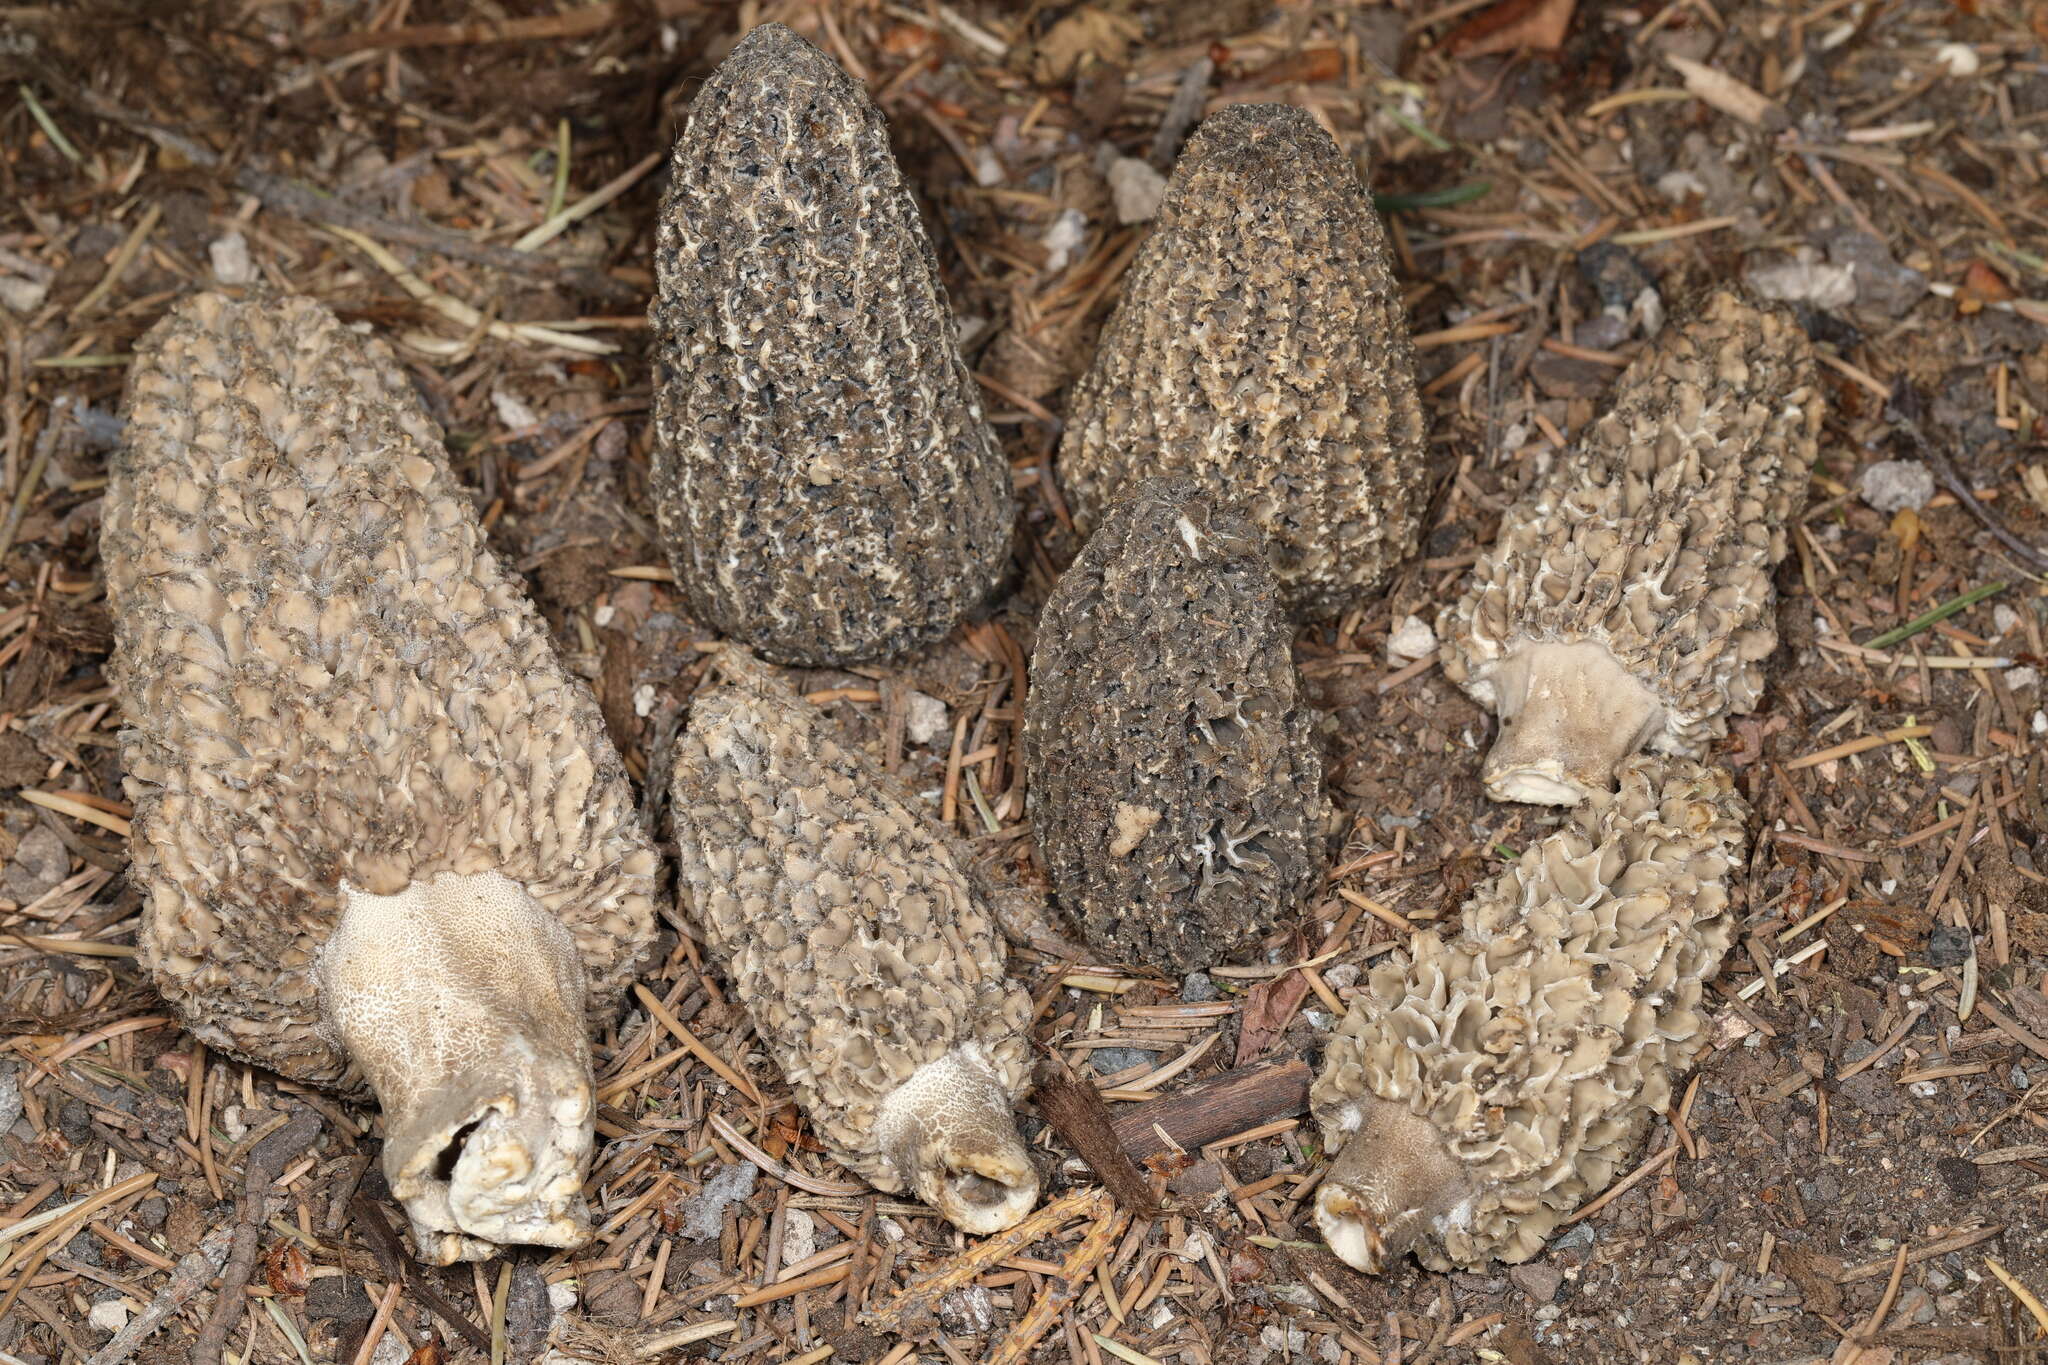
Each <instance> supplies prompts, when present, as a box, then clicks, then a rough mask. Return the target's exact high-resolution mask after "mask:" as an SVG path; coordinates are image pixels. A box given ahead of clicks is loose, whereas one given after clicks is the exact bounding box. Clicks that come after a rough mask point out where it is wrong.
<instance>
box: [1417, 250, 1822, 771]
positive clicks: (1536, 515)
mask: <svg viewBox="0 0 2048 1365" xmlns="http://www.w3.org/2000/svg"><path fill="white" fill-rule="evenodd" d="M1820 420H1821V395H1820V390H1819V387H1818V386H1817V385H1816V384H1815V382H1814V370H1813V354H1812V351H1811V349H1810V348H1809V346H1808V345H1807V341H1806V335H1805V333H1803V332H1802V331H1801V330H1800V328H1799V324H1798V323H1797V322H1796V321H1794V320H1793V318H1792V315H1791V314H1790V313H1789V312H1787V311H1785V310H1784V309H1781V308H1776V307H1771V306H1764V307H1755V306H1752V305H1750V304H1748V303H1746V302H1744V301H1743V300H1742V299H1741V298H1739V297H1738V296H1736V295H1735V294H1733V293H1731V292H1728V291H1725V290H1717V291H1715V292H1713V293H1712V294H1711V295H1709V296H1708V297H1707V298H1705V299H1704V300H1703V302H1702V303H1701V304H1700V305H1699V306H1698V307H1697V308H1696V309H1695V310H1693V311H1692V313H1691V315H1690V316H1689V317H1688V318H1687V319H1685V320H1684V321H1683V322H1682V323H1679V324H1677V325H1669V326H1666V327H1665V329H1664V331H1663V333H1662V334H1661V335H1659V336H1658V337H1657V339H1656V340H1655V341H1654V342H1652V343H1651V345H1650V347H1649V349H1647V350H1646V351H1644V352H1643V353H1642V354H1641V355H1639V356H1637V357H1636V359H1635V361H1634V362H1633V363H1631V364H1630V365H1629V367H1628V369H1627V370H1626V371H1624V372H1623V374H1622V376H1621V381H1620V386H1619V388H1618V389H1617V391H1616V393H1615V396H1614V401H1613V404H1612V406H1610V407H1609V409H1608V410H1607V412H1606V413H1605V414H1603V415H1602V416H1601V417H1600V418H1599V419H1598V420H1597V421H1595V422H1594V423H1593V425H1592V426H1591V427H1590V428H1589V429H1588V430H1587V431H1586V432H1585V434H1584V435H1583V436H1582V437H1581V438H1580V440H1579V442H1578V444H1577V446H1576V447H1575V448H1573V449H1572V450H1571V451H1570V452H1569V453H1568V454H1566V455H1564V456H1562V457H1560V458H1559V459H1558V460H1557V462H1556V464H1555V465H1554V466H1553V467H1552V468H1551V469H1550V470H1549V471H1548V473H1547V474H1546V475H1545V476H1544V477H1543V478H1541V479H1540V480H1539V482H1538V483H1537V485H1536V486H1535V487H1533V488H1532V489H1530V490H1529V491H1528V492H1527V493H1526V494H1524V495H1523V496H1522V497H1521V498H1520V499H1519V500H1517V501H1516V502H1515V503H1514V505H1513V506H1511V507H1509V508H1508V510H1507V512H1506V513H1505V514H1504V515H1503V516H1502V518H1501V524H1500V535H1499V537H1498V538H1497V539H1496V540H1495V541H1494V544H1493V547H1492V548H1491V549H1490V550H1487V551H1486V552H1485V553H1483V554H1482V555H1481V556H1480V558H1479V563H1478V565H1477V567H1475V568H1474V570H1473V576H1472V584H1471V586H1470V587H1469V588H1468V589H1467V590H1466V592H1465V595H1464V596H1463V597H1462V598H1460V599H1459V600H1458V602H1457V603H1455V604H1454V605H1452V606H1450V607H1448V608H1446V609H1445V610H1444V612H1443V613H1442V616H1441V619H1440V620H1439V621H1438V623H1437V630H1438V634H1439V635H1440V636H1441V637H1442V639H1443V641H1444V653H1443V666H1444V672H1445V674H1447V675H1448V676H1449V677H1450V678H1451V679H1452V680H1453V681H1454V682H1456V683H1458V684H1459V685H1460V686H1461V687H1463V688H1464V689H1465V690H1466V691H1467V692H1468V693H1470V694H1471V695H1472V697H1473V699H1474V700H1475V701H1477V702H1479V703H1480V704H1481V705H1483V706H1485V707H1487V708H1489V709H1491V710H1493V711H1494V712H1496V713H1497V714H1498V715H1499V716H1500V737H1499V739H1498V740H1496V741H1495V743H1494V746H1493V752H1492V753H1490V754H1489V755H1488V756H1487V759H1486V766H1485V780H1486V787H1487V790H1488V792H1489V793H1491V794H1492V795H1493V796H1494V797H1495V798H1496V799H1499V800H1503V801H1532V802H1538V803H1543V804H1549V805H1573V804H1575V803H1577V802H1579V801H1581V800H1583V799H1584V798H1585V797H1586V795H1587V794H1588V793H1589V792H1593V791H1598V790H1604V789H1606V788H1608V787H1610V786H1612V785H1613V781H1614V770H1615V768H1616V766H1617V765H1619V764H1620V762H1621V761H1622V760H1623V759H1624V758H1626V757H1628V755H1630V754H1632V753H1634V752H1635V751H1636V750H1637V749H1639V748H1642V747H1644V746H1645V745H1647V746H1648V747H1650V748H1652V749H1656V750H1659V751H1662V752H1665V753H1676V754H1689V755H1693V756H1697V755H1698V754H1699V753H1700V752H1701V749H1702V746H1703V745H1704V744H1705V742H1706V741H1707V740H1708V739H1709V738H1711V737H1712V736H1715V735H1721V734H1725V733H1726V732H1727V718H1728V717H1729V716H1730V715H1740V714H1744V713H1747V712H1749V711H1752V710H1754V709H1755V708H1756V704H1757V701H1758V699H1759V697H1760V696H1761V695H1762V692H1763V668H1762V665H1761V662H1760V661H1761V660H1762V659H1763V658H1764V656H1765V655H1767V654H1769V653H1770V652H1771V651H1772V650H1773V649H1775V648H1776V647H1777V644H1778V635H1777V627H1776V622H1775V620H1774V618H1773V613H1774V609H1775V605H1776V594H1775V592H1774V590H1773V588H1772V584H1771V571H1772V570H1773V569H1774V568H1776V566H1777V564H1778V561H1779V560H1781V559H1783V558H1784V557H1785V550H1786V543H1787V542H1786V536H1787V533H1788V529H1789V527H1790V526H1791V523H1792V520H1793V518H1794V517H1796V516H1797V515H1798V513H1799V509H1800V508H1801V507H1803V506H1804V505H1805V502H1806V484H1807V471H1808V468H1809V466H1811V465H1812V463H1813V459H1814V455H1815V451H1816V448H1817V438H1818V436H1819V432H1820Z"/></svg>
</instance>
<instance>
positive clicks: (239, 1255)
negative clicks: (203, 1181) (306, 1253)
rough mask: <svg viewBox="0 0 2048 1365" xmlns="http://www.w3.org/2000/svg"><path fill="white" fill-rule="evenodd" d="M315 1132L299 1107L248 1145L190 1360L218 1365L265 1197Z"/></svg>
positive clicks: (312, 1117) (249, 1268) (314, 1117)
mask: <svg viewBox="0 0 2048 1365" xmlns="http://www.w3.org/2000/svg"><path fill="white" fill-rule="evenodd" d="M319 1136H320V1116H319V1115H318V1114H316V1113H314V1112H313V1111H312V1110H310V1109H301V1110H300V1111H299V1112H298V1113H296V1114H294V1115H293V1116H292V1118H291V1121H290V1122H288V1123H286V1124H285V1126H284V1127H282V1128H280V1129H279V1130H278V1131H276V1132H275V1133H272V1134H271V1135H270V1136H269V1137H267V1138H265V1139H263V1141H261V1142H259V1143H257V1144H256V1145H255V1147H253V1148H251V1149H250V1151H249V1158H248V1163H247V1166H246V1168H245V1173H244V1175H243V1178H242V1194H241V1199H240V1200H239V1202H238V1205H237V1208H236V1210H235V1243H234V1248H233V1250H232V1251H230V1252H229V1253H228V1262H227V1267H226V1268H225V1269H224V1270H222V1271H221V1277H220V1294H219V1296H218V1297H216V1298H215V1299H214V1303H213V1312H212V1314H210V1315H209V1316H208V1317H207V1319H206V1326H205V1327H203V1328H201V1329H200V1331H199V1339H198V1340H197V1341H196V1342H194V1343H193V1345H192V1365H220V1355H221V1348H222V1347H224V1346H225V1345H226V1344H227V1339H228V1333H229V1332H232V1331H233V1330H234V1329H235V1324H236V1323H238V1322H240V1321H241V1319H242V1311H243V1309H245V1308H246V1307H247V1306H248V1299H247V1298H246V1297H245V1296H244V1295H243V1293H242V1290H243V1289H244V1288H246V1287H247V1285H248V1283H249V1277H250V1275H251V1274H253V1273H254V1272H255V1269H256V1243H257V1239H258V1237H259V1236H260V1235H261V1233H262V1230H263V1224H264V1222H265V1217H264V1202H265V1198H266V1196H267V1195H268V1194H269V1193H270V1187H271V1185H272V1184H273V1183H274V1182H275V1181H276V1180H277V1177H278V1173H279V1172H281V1171H282V1170H284V1168H285V1163H287V1162H289V1161H290V1160H292V1158H294V1157H296V1156H298V1155H299V1153H301V1152H303V1151H305V1150H306V1148H307V1147H309V1146H311V1145H312V1143H313V1140H314V1139H315V1138H317V1137H319Z"/></svg>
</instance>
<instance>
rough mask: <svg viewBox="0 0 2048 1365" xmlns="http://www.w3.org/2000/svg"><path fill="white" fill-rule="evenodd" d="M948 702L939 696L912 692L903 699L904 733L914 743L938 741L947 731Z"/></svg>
mask: <svg viewBox="0 0 2048 1365" xmlns="http://www.w3.org/2000/svg"><path fill="white" fill-rule="evenodd" d="M946 726H947V717H946V703H944V702H942V701H940V700H939V699H938V698H937V697H928V696H926V695H925V694H924V693H922V692H912V693H910V694H908V695H907V696H905V697H904V699H903V733H904V734H905V735H907V736H909V738H910V742H911V743H912V744H932V743H936V742H937V741H938V739H939V737H940V736H941V735H943V734H945V733H946Z"/></svg>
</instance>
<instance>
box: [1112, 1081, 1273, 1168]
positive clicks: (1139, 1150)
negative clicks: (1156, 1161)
mask: <svg viewBox="0 0 2048 1365" xmlns="http://www.w3.org/2000/svg"><path fill="white" fill-rule="evenodd" d="M1308 1083H1309V1070H1308V1063H1306V1062H1304V1061H1302V1060H1301V1058H1299V1057H1273V1058H1268V1059H1267V1060H1265V1061H1263V1062H1257V1063H1254V1064H1253V1065H1251V1066H1245V1067H1239V1068H1238V1069H1237V1070H1235V1071H1226V1072H1223V1073H1222V1074H1221V1075H1217V1076H1212V1077H1210V1078H1209V1079H1208V1080H1205V1081H1197V1082H1196V1083H1195V1084H1193V1085H1191V1086H1188V1087H1187V1088H1186V1089H1184V1090H1179V1091H1176V1092H1175V1093H1173V1094H1171V1095H1166V1096H1163V1097H1162V1098H1160V1099H1156V1100H1151V1101H1149V1102H1147V1103H1145V1104H1141V1105H1139V1106H1137V1107H1136V1108H1134V1109H1132V1110H1130V1111H1129V1112H1128V1113H1126V1114H1124V1115H1123V1116H1122V1117H1120V1118H1118V1119H1117V1121H1116V1135H1117V1140H1118V1141H1120V1142H1122V1143H1123V1145H1124V1150H1125V1151H1127V1152H1129V1153H1130V1154H1131V1157H1132V1159H1133V1160H1136V1161H1143V1160H1144V1159H1145V1158H1146V1157H1148V1156H1152V1155H1154V1154H1156V1153H1159V1152H1163V1151H1166V1150H1167V1145H1166V1143H1165V1142H1163V1141H1162V1140H1161V1139H1160V1137H1159V1130H1164V1132H1165V1133H1166V1135H1167V1137H1169V1138H1171V1139H1173V1141H1175V1142H1177V1143H1179V1144H1180V1145H1181V1146H1182V1147H1183V1148H1190V1149H1192V1148H1196V1147H1201V1146H1203V1145H1204V1144H1206V1143H1210V1142H1214V1141H1216V1140H1217V1139H1218V1138H1224V1137H1229V1136H1231V1135H1232V1134H1233V1133H1240V1132H1243V1131H1244V1130H1245V1129H1246V1128H1249V1127H1251V1126H1252V1125H1253V1124H1255V1123H1259V1122H1262V1121H1264V1120H1266V1119H1277V1118H1287V1117H1290V1116H1292V1115H1295V1114H1299V1113H1300V1112H1301V1111H1302V1110H1303V1109H1306V1108H1307V1107H1308Z"/></svg>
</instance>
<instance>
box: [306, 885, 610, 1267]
mask: <svg viewBox="0 0 2048 1365" xmlns="http://www.w3.org/2000/svg"><path fill="white" fill-rule="evenodd" d="M342 897H343V901H344V909H343V912H342V918H341V923H340V925H339V927H338V928H337V929H336V930H335V932H334V934H333V936H332V937H331V938H329V939H328V941H327V944H326V946H325V947H324V948H323V949H322V950H321V955H320V964H319V975H320V989H321V1001H320V1003H321V1010H322V1013H323V1014H324V1016H325V1018H326V1020H327V1024H328V1027H329V1028H330V1029H331V1030H332V1031H333V1033H334V1035H335V1037H336V1039H337V1040H338V1041H339V1042H340V1043H341V1045H342V1046H343V1047H344V1048H345V1049H346V1050H347V1052H348V1054H349V1057H350V1059H351V1060H352V1061H354V1063H355V1064H356V1066H357V1067H358V1068H359V1069H360V1070H361V1071H362V1073H363V1075H364V1077H365V1078H366V1079H367V1080H368V1081H369V1083H370V1086H371V1088H372V1089H373V1090H375V1091H376V1093H377V1099H378V1102H379V1104H380V1105H381V1106H382V1107H383V1110H384V1132H385V1138H384V1174H385V1177H386V1179H387V1180H389V1182H390V1184H391V1192H392V1194H393V1195H395V1196H397V1198H398V1200H399V1202H400V1203H402V1204H403V1205H404V1206H405V1210H406V1213H407V1214H408V1215H409V1216H410V1217H411V1219H412V1225H413V1238H414V1241H415V1242H417V1244H418V1246H419V1254H420V1256H421V1258H422V1259H423V1260H427V1261H430V1262H432V1263H434V1264H437V1265H448V1264H450V1263H452V1262H455V1261H462V1260H471V1261H474V1260H484V1259H488V1258H489V1257H492V1256H495V1255H498V1254H500V1253H501V1252H502V1250H503V1248H504V1247H505V1246H507V1245H513V1244H519V1243H533V1244H538V1245H541V1246H552V1247H575V1246H580V1245H582V1244H583V1243H584V1242H585V1241H588V1240H589V1237H590V1212H589V1209H588V1207H587V1206H586V1205H585V1203H584V1200H583V1194H582V1171H583V1166H584V1164H585V1159H586V1158H587V1157H588V1156H589V1154H590V1149H591V1136H592V1130H591V1124H592V1116H593V1110H594V1107H595V1106H594V1104H593V1084H592V1080H591V1070H590V1043H589V1039H588V1038H587V1036H586V1034H585V1031H584V1016H583V1005H584V991H585V983H584V972H583V967H582V964H581V961H580V959H579V957H578V954H577V951H576V944H575V941H574V940H573V939H572V938H571V937H570V934H569V931H568V930H567V929H566V928H565V927H563V925H562V923H561V922H560V921H559V920H557V919H556V918H555V917H554V916H553V915H552V914H550V913H549V912H548V911H547V909H546V907H544V906H542V905H541V904H540V902H539V901H537V900H535V899H534V898H533V896H532V895H531V894H529V893H528V892H527V890H526V888H525V887H524V886H522V885H520V884H519V883H518V882H515V881H513V880H512V879H511V878H508V877H506V876H504V875H502V874H501V873H497V872H490V871H486V872H477V873H468V874H457V873H444V874H442V875H440V876H438V877H436V878H434V879H432V880H430V881H427V882H415V883H413V884H412V885H410V886H406V887H404V888H402V889H401V890H399V891H397V892H396V893H394V894H390V895H376V894H371V893H369V892H366V891H362V890H358V889H356V888H354V887H350V886H348V885H346V884H344V885H343V887H342Z"/></svg>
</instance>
